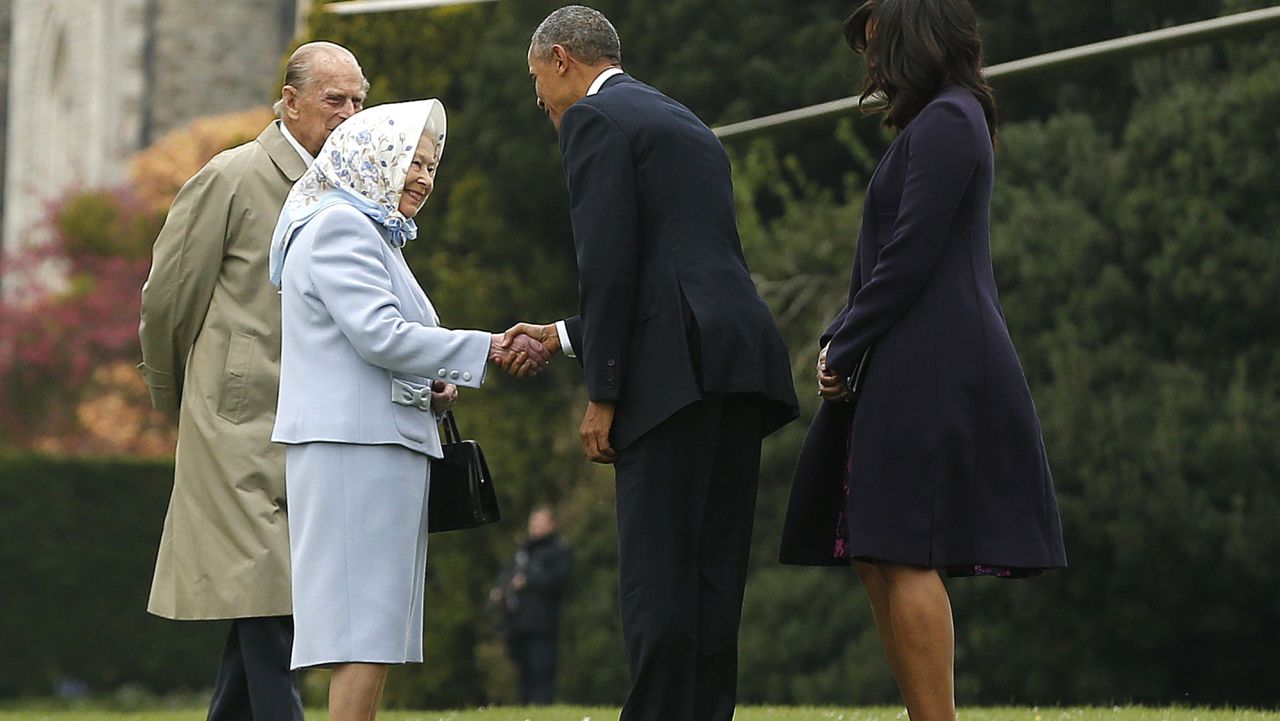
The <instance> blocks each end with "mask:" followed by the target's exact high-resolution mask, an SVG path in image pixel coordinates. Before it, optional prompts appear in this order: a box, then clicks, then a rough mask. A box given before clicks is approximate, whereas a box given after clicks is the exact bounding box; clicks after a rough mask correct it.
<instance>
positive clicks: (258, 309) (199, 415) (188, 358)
mask: <svg viewBox="0 0 1280 721" xmlns="http://www.w3.org/2000/svg"><path fill="white" fill-rule="evenodd" d="M367 89H368V83H367V82H366V81H365V78H364V74H363V73H362V72H361V70H360V65H359V64H358V63H357V62H356V59H355V57H354V56H353V55H352V54H351V53H350V52H348V51H347V50H346V49H345V48H342V47H340V46H338V45H334V44H332V43H310V44H308V45H304V46H302V47H300V48H298V50H297V51H296V52H295V53H294V54H293V56H292V57H291V58H290V59H289V62H288V67H287V69H286V74H285V82H284V87H283V89H282V91H281V99H280V100H279V102H277V103H276V114H277V115H278V116H280V120H277V121H275V122H273V123H271V125H269V126H267V128H266V129H265V130H263V131H262V133H261V134H260V135H259V136H258V137H257V139H256V140H253V141H251V142H249V143H245V144H244V145H241V146H239V147H237V148H233V149H231V150H228V151H226V152H224V153H222V154H220V155H218V156H217V157H215V158H214V159H213V160H211V161H209V164H208V165H206V166H205V167H204V168H202V169H201V170H200V172H198V173H196V175H195V176H194V177H192V178H191V180H189V181H187V184H186V185H184V186H183V187H182V190H181V191H180V192H179V193H178V197H177V198H176V199H175V200H174V202H173V207H172V208H170V209H169V216H168V218H167V219H166V220H165V224H164V228H163V229H162V230H161V231H160V236H159V237H158V238H157V239H156V243H155V249H154V252H153V259H152V265H151V274H150V276H149V277H148V278H147V283H146V285H144V286H143V288H142V324H141V326H140V327H139V330H138V334H139V337H140V339H141V341H142V358H143V365H142V369H143V374H144V376H145V377H146V379H147V384H148V386H150V389H151V400H152V403H153V405H155V407H156V408H160V409H166V410H167V409H176V410H178V411H179V415H178V455H177V460H176V469H175V474H174V486H173V496H172V498H171V500H170V502H169V513H168V516H167V517H166V518H165V523H164V535H163V537H162V538H161V540H160V553H159V557H158V558H157V560H156V570H155V578H154V580H153V581H152V586H151V600H150V603H149V604H148V606H147V610H149V611H150V612H151V613H154V614H156V615H157V616H163V617H165V618H172V619H179V620H195V619H224V618H225V619H232V622H231V630H230V635H229V636H228V638H227V643H226V649H225V651H224V653H223V657H222V664H221V667H220V669H219V672H218V678H217V681H216V683H215V685H214V693H213V701H212V703H211V705H210V709H209V720H210V721H221V720H223V719H227V720H230V719H235V720H236V721H241V720H242V719H245V720H247V719H256V720H257V721H285V720H287V719H301V718H302V704H301V702H300V699H299V695H298V691H297V680H296V676H295V674H293V673H291V672H290V671H289V655H290V650H291V647H292V645H293V622H292V618H291V615H290V614H291V613H292V610H291V602H290V595H289V545H288V544H289V530H288V526H287V525H286V515H285V514H286V508H285V497H284V488H285V486H284V453H283V450H282V447H280V446H276V445H273V444H272V443H271V429H272V426H273V425H274V423H275V411H276V387H277V385H278V382H279V373H280V297H279V295H278V294H277V293H276V290H275V288H274V287H272V286H271V284H270V283H269V282H268V281H267V252H268V249H269V247H270V245H271V232H272V230H273V229H274V228H275V224H276V219H277V217H279V215H280V208H281V206H282V205H284V199H285V195H287V194H288V192H289V188H290V187H292V185H293V182H294V181H295V180H297V179H298V177H299V176H301V175H302V173H303V171H305V170H306V168H307V166H308V165H309V164H310V163H311V161H312V159H313V158H314V157H315V155H316V154H317V153H319V152H320V148H321V147H322V146H323V145H324V141H325V138H327V137H328V136H329V133H330V131H332V130H333V129H334V128H336V127H337V126H338V124H339V123H341V122H342V121H344V120H346V119H347V118H349V117H350V116H351V115H353V114H355V113H356V112H358V111H359V110H360V108H361V106H362V105H363V104H364V97H365V92H366V90H367Z"/></svg>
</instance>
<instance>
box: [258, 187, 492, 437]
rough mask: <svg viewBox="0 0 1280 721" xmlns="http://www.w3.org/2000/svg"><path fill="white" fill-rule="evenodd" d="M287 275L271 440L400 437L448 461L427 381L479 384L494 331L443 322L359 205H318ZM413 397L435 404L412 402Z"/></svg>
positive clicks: (293, 248) (289, 258) (288, 260)
mask: <svg viewBox="0 0 1280 721" xmlns="http://www.w3.org/2000/svg"><path fill="white" fill-rule="evenodd" d="M282 278H283V279H282V283H281V287H280V293H281V299H280V311H281V313H280V315H281V330H282V337H281V354H280V400H279V407H278V409H277V413H276V425H275V431H274V433H273V434H272V436H271V439H272V440H273V441H276V442H278V443H287V444H296V443H308V442H313V441H328V442H339V443H359V444H386V443H392V444H398V445H402V446H405V447H406V448H409V449H411V450H414V451H417V452H419V453H425V454H426V455H429V456H432V457H434V458H439V457H440V455H441V451H440V435H439V430H438V428H437V426H436V419H435V416H434V414H433V413H431V411H430V410H429V409H428V408H427V406H428V404H429V401H430V392H429V390H428V388H429V384H430V382H431V381H432V380H437V379H438V380H444V381H447V382H449V383H453V384H455V385H457V386H459V387H467V388H479V387H480V384H481V382H483V380H484V373H485V363H486V361H487V359H488V354H489V339H490V334H489V333H487V332H484V331H474V330H449V329H447V328H441V327H439V317H438V316H437V315H436V312H435V309H434V308H433V307H432V305H431V301H430V300H428V299H427V295H426V293H425V292H423V290H422V287H421V286H420V285H418V281H417V280H416V279H415V278H414V277H413V273H411V272H410V271H409V266H408V265H407V264H406V263H405V260H404V255H403V254H402V253H401V252H400V249H399V248H396V247H393V246H392V245H391V244H390V243H389V242H388V241H387V231H386V230H385V229H384V228H383V227H382V226H380V225H378V224H377V223H375V222H374V221H372V220H371V219H370V218H369V217H368V216H366V215H364V214H363V213H361V212H360V211H359V210H357V209H356V208H354V207H352V206H349V205H345V204H339V205H335V206H333V207H330V208H326V209H324V210H322V211H320V212H319V213H317V214H316V215H315V217H313V218H312V219H311V220H310V222H308V223H307V224H306V225H305V226H303V227H302V229H301V230H299V231H298V234H297V236H296V237H295V238H294V239H293V241H292V242H291V243H290V244H289V248H288V253H287V255H286V256H285V262H284V270H283V276H282ZM414 397H418V398H422V399H425V401H424V402H420V403H418V404H417V405H406V404H405V403H409V402H411V401H412V400H414ZM393 398H398V399H399V400H400V401H401V402H400V403H396V402H393Z"/></svg>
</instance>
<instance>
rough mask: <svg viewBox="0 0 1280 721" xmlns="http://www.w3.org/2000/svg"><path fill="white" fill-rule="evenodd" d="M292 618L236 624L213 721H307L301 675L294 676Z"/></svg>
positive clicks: (215, 698) (217, 690)
mask: <svg viewBox="0 0 1280 721" xmlns="http://www.w3.org/2000/svg"><path fill="white" fill-rule="evenodd" d="M292 653H293V617H292V616H269V617H262V618H237V619H233V620H232V621H231V631H230V632H229V633H228V634H227V645H226V647H225V648H224V649H223V651H222V663H221V665H220V666H219V667H218V678H217V680H216V681H215V682H214V685H213V700H212V702H210V704H209V721H302V696H301V694H299V693H298V674H297V673H296V672H294V671H290V670H289V659H290V655H291V654H292Z"/></svg>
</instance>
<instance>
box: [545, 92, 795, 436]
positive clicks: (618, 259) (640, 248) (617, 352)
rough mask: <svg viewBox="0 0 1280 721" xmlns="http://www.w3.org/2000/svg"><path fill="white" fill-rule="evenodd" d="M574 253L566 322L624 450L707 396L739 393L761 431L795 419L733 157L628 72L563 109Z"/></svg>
mask: <svg viewBox="0 0 1280 721" xmlns="http://www.w3.org/2000/svg"><path fill="white" fill-rule="evenodd" d="M560 151H561V154H562V155H563V159H564V171H565V178H566V180H567V181H568V183H569V198H570V205H571V208H570V212H571V216H572V221H573V239H574V247H575V249H576V251H577V256H578V275H579V282H578V290H579V306H580V307H579V311H580V315H579V316H576V317H574V318H570V319H569V320H568V321H567V322H566V326H567V330H568V331H569V335H570V340H571V341H572V343H573V346H574V348H575V350H576V351H577V354H578V357H579V359H580V360H581V362H582V364H583V367H584V369H585V370H586V375H587V391H588V394H589V395H590V397H591V400H595V401H613V402H616V403H617V404H618V405H617V412H616V414H615V417H614V427H613V436H612V442H613V444H614V447H616V448H619V449H622V448H625V447H626V446H627V445H629V444H630V443H631V442H632V441H633V440H635V439H636V438H638V437H639V436H640V435H642V434H643V433H645V432H646V431H648V430H649V429H651V428H653V427H654V426H655V425H657V424H658V423H660V422H662V421H663V420H664V419H666V418H668V417H669V416H671V414H673V413H675V412H676V411H678V410H679V409H681V408H683V407H684V406H686V405H688V404H690V403H693V402H694V401H697V400H698V399H700V398H701V397H702V396H703V394H704V393H748V394H753V395H756V396H758V397H759V398H760V399H761V402H762V403H763V404H764V405H765V406H766V409H765V412H764V413H763V415H762V417H763V418H764V419H765V421H764V427H763V428H762V429H761V433H762V434H767V433H769V432H771V431H773V430H774V429H776V428H778V427H779V426H781V425H783V424H784V423H786V422H787V421H790V420H792V419H793V418H795V417H796V415H797V412H798V411H797V408H798V404H797V403H796V398H795V390H794V388H793V387H792V382H791V363H790V360H789V358H788V356H787V349H786V346H785V345H784V343H783V341H782V336H781V334H780V333H779V332H778V328H777V326H776V325H775V324H774V321H773V317H772V316H771V315H770V314H769V309H768V307H767V306H766V305H765V303H764V301H763V300H761V298H760V295H759V294H758V293H757V292H756V288H755V284H754V283H753V282H752V280H751V275H750V273H749V272H748V271H747V263H746V260H745V259H744V258H743V255H742V245H741V242H740V241H739V239H738V228H737V222H736V217H735V211H734V203H733V185H732V181H731V179H730V169H729V158H728V155H727V154H726V153H725V151H724V147H723V146H721V145H720V141H719V140H718V139H717V138H716V137H715V135H714V134H713V133H712V132H711V131H710V130H709V129H708V128H707V126H705V125H703V124H702V122H701V121H700V120H698V118H697V117H696V116H694V114H693V113H692V112H690V111H689V110H688V108H685V107H684V106H683V105H681V104H680V103H678V102H676V101H674V100H672V99H671V98H668V97H667V96H665V95H663V94H662V93H660V92H658V91H657V90H655V89H654V88H651V87H649V86H648V85H645V84H644V83H641V82H639V81H637V80H635V79H633V78H631V77H630V76H627V75H625V74H624V75H617V76H614V77H612V78H610V79H609V80H607V81H606V82H605V83H604V86H603V87H602V89H601V90H600V92H599V93H597V94H595V95H591V96H588V97H586V98H583V99H582V100H579V101H578V102H577V103H575V104H574V105H572V106H571V107H570V108H569V109H568V110H567V111H566V112H565V114H564V118H563V120H562V122H561V125H560Z"/></svg>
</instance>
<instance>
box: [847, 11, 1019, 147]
mask: <svg viewBox="0 0 1280 721" xmlns="http://www.w3.org/2000/svg"><path fill="white" fill-rule="evenodd" d="M868 23H872V32H871V37H869V38H868V37H867V24H868ZM844 37H845V39H846V40H848V41H849V47H851V48H853V50H854V52H856V53H859V54H862V55H864V56H865V57H866V61H867V76H866V80H865V81H864V82H863V86H862V98H863V100H865V99H866V98H867V97H868V96H870V95H871V94H872V93H875V92H877V91H880V92H882V93H884V95H885V97H886V98H888V100H889V105H888V107H887V108H885V109H884V110H883V111H880V112H884V113H886V116H885V121H884V124H885V125H887V126H889V127H891V128H897V129H899V130H901V129H902V128H904V127H906V125H907V123H909V122H911V119H912V118H914V117H915V116H916V115H917V114H919V112H920V111H921V110H922V109H923V108H924V106H925V104H926V103H928V102H929V101H930V100H932V99H933V96H935V95H937V94H938V91H939V90H941V89H942V86H943V85H946V84H948V83H952V84H955V85H959V86H960V87H962V88H964V89H966V90H968V91H969V92H971V93H973V95H974V97H976V98H977V99H978V102H979V103H981V104H982V110H983V112H984V113H985V114H986V116H987V128H988V129H989V130H990V132H991V139H992V142H994V141H995V137H996V100H995V97H994V96H993V95H992V92H991V86H990V85H987V81H986V79H985V78H984V77H983V75H982V38H981V37H980V36H979V35H978V18H977V15H976V14H975V13H974V11H973V6H972V5H970V4H969V0H866V1H865V2H863V3H862V5H860V6H859V7H858V9H857V10H854V11H853V13H852V14H851V15H849V17H848V18H847V19H846V20H845V21H844Z"/></svg>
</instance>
